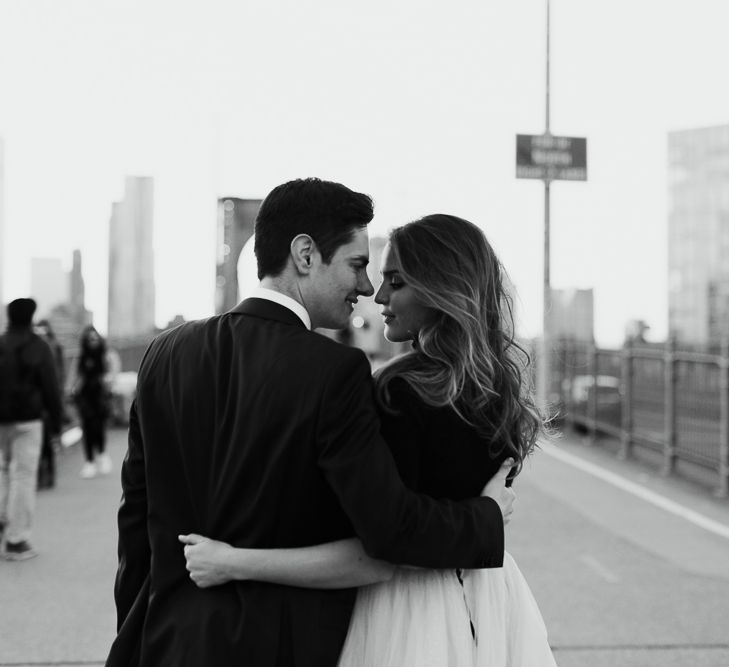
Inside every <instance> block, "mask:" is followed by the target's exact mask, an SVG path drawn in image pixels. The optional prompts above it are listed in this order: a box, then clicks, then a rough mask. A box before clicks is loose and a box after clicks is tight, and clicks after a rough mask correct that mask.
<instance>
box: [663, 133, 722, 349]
mask: <svg viewBox="0 0 729 667" xmlns="http://www.w3.org/2000/svg"><path fill="white" fill-rule="evenodd" d="M668 176H669V208H668V271H669V294H668V326H669V331H671V332H672V333H673V334H675V335H676V336H677V337H678V339H679V340H680V341H682V342H686V343H692V344H697V345H706V344H713V343H717V342H718V341H719V340H720V339H721V338H722V337H724V336H726V335H729V125H721V126H718V127H707V128H700V129H694V130H683V131H679V132H671V133H670V134H669V135H668Z"/></svg>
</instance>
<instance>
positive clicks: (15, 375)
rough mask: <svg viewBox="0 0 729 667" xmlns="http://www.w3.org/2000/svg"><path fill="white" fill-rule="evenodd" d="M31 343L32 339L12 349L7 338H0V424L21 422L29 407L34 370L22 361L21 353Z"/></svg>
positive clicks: (33, 387) (32, 389)
mask: <svg viewBox="0 0 729 667" xmlns="http://www.w3.org/2000/svg"><path fill="white" fill-rule="evenodd" d="M31 341H32V337H30V338H28V340H25V341H23V342H22V343H20V345H18V346H17V347H16V348H15V349H12V348H11V347H10V346H9V345H8V341H7V337H6V336H5V335H2V336H0V422H8V421H21V420H23V419H24V418H25V417H26V413H27V411H28V409H29V407H30V405H29V402H30V401H31V400H32V397H33V394H34V392H35V382H34V380H35V368H34V367H33V366H32V365H30V364H29V363H28V362H27V361H26V360H25V359H24V355H23V352H24V350H25V348H26V347H27V346H28V345H29V344H30V342H31Z"/></svg>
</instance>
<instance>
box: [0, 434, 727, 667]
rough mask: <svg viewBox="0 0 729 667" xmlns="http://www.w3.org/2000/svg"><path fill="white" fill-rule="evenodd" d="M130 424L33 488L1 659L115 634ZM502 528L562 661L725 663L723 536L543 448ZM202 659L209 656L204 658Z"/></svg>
mask: <svg viewBox="0 0 729 667" xmlns="http://www.w3.org/2000/svg"><path fill="white" fill-rule="evenodd" d="M555 448H556V449H558V450H559V451H560V452H563V453H565V454H568V455H570V456H574V457H575V458H576V460H577V461H580V462H587V463H590V464H594V465H596V466H597V468H599V470H602V471H604V470H607V471H608V472H610V473H615V474H616V475H618V476H619V477H620V479H623V480H627V481H628V482H631V483H635V484H636V485H640V486H641V488H644V489H648V490H650V491H652V492H655V493H657V494H660V495H661V496H665V497H666V498H669V499H671V500H672V501H675V502H678V503H681V504H682V505H683V506H685V507H687V508H689V509H690V510H692V511H695V512H700V513H701V514H702V515H704V516H707V517H710V518H711V519H712V520H714V521H716V522H719V523H721V524H723V525H726V526H729V501H727V500H718V499H715V498H713V497H712V496H711V490H710V489H707V488H705V487H701V486H697V485H696V484H694V483H692V482H689V481H686V480H682V479H680V478H663V477H661V476H660V475H659V474H658V473H657V471H656V470H655V469H653V468H651V467H650V466H649V465H647V464H641V463H639V462H625V461H619V460H617V459H616V458H615V457H614V455H613V453H612V451H611V449H610V446H609V443H605V446H602V445H600V444H598V445H596V446H592V447H590V446H587V445H586V444H585V443H584V442H583V441H581V439H580V438H577V437H574V436H572V435H570V434H567V435H566V436H565V437H563V438H562V439H561V440H559V441H557V442H556V443H555ZM125 449H126V432H125V431H124V430H115V431H111V432H110V438H109V451H110V454H111V456H112V458H113V460H114V466H115V468H114V472H113V473H112V474H111V475H110V476H108V477H99V478H96V479H92V480H82V479H80V478H79V476H78V472H79V470H80V468H81V464H82V453H81V448H80V447H79V446H74V447H71V448H69V449H67V450H64V452H63V455H62V456H61V457H60V459H59V470H58V480H57V487H56V488H55V489H53V490H51V491H43V492H41V493H40V494H39V496H38V508H37V513H36V524H35V534H34V538H33V544H34V546H35V547H36V549H37V550H38V551H39V554H40V555H39V556H38V558H35V559H33V560H29V561H26V562H21V563H13V562H6V561H0V592H1V593H0V595H1V596H2V597H1V600H2V602H0V666H2V667H9V666H10V665H12V666H13V667H31V666H32V667H50V666H51V665H53V666H54V667H64V666H68V667H71V665H74V666H78V665H85V666H87V667H97V666H98V667H100V666H101V665H103V662H104V659H105V657H106V655H107V652H108V649H109V646H110V644H111V642H112V640H113V637H114V629H115V613H114V603H113V583H114V575H115V571H116V510H117V507H118V503H119V497H120V484H119V466H120V463H121V460H122V457H123V455H124V452H125ZM515 489H516V492H517V504H516V512H515V514H514V519H513V520H512V522H511V523H510V524H509V526H508V527H507V535H506V541H507V549H508V550H509V552H510V553H511V554H512V555H513V556H514V557H515V559H516V561H517V563H518V565H519V567H520V569H521V570H522V572H523V573H524V575H525V577H526V579H527V581H528V582H529V584H530V586H531V588H532V591H533V592H534V596H535V598H536V600H537V601H538V603H539V606H540V608H541V610H542V614H543V616H544V620H545V623H546V625H547V628H548V631H549V639H550V643H551V644H552V646H553V647H554V653H555V658H556V660H557V662H558V664H559V665H560V667H583V666H584V665H589V666H590V667H659V666H660V667H718V666H720V665H729V635H728V633H727V621H726V619H727V618H729V539H726V538H723V537H721V536H719V535H715V534H713V533H711V532H709V531H707V530H705V529H703V528H701V527H699V526H697V525H694V524H693V523H691V522H690V521H687V520H685V519H683V518H681V517H678V516H675V515H674V514H671V513H668V512H666V511H665V510H664V509H661V508H660V507H658V506H655V505H653V504H651V503H648V502H646V501H644V500H643V499H641V498H640V497H637V496H635V495H633V494H630V493H626V492H625V491H624V490H623V489H621V488H619V487H616V486H614V485H613V484H610V483H608V482H606V481H605V480H603V479H600V478H597V477H595V476H594V475H591V474H589V473H588V472H586V471H585V470H584V469H582V468H580V467H579V466H574V465H572V464H570V463H569V462H567V461H566V460H565V459H564V458H559V457H556V456H554V455H552V454H550V452H549V450H548V448H546V447H545V448H544V449H543V450H542V451H538V452H537V453H536V454H535V456H534V457H533V458H532V460H531V461H530V462H528V464H527V465H526V466H525V470H524V472H523V474H522V475H521V476H520V477H519V478H518V479H517V482H516V484H515ZM206 667H207V666H206Z"/></svg>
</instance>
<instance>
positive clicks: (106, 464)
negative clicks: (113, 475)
mask: <svg viewBox="0 0 729 667" xmlns="http://www.w3.org/2000/svg"><path fill="white" fill-rule="evenodd" d="M96 465H97V466H98V467H99V472H100V473H101V474H102V475H108V474H109V473H110V472H111V469H112V467H113V466H112V463H111V456H109V455H108V454H107V453H104V454H99V455H98V456H97V457H96Z"/></svg>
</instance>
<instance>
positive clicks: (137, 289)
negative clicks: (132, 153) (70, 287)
mask: <svg viewBox="0 0 729 667" xmlns="http://www.w3.org/2000/svg"><path fill="white" fill-rule="evenodd" d="M153 195H154V182H153V179H152V178H149V177H140V176H127V177H126V179H125V186H124V199H123V200H122V201H120V202H114V203H113V204H112V209H111V219H110V222H109V316H108V335H109V337H110V338H123V337H133V336H143V335H148V334H149V333H151V332H152V331H154V328H155V321H154V315H155V312H154V311H155V290H154V248H153V227H154V217H153V216H154V210H153V209H154V196H153Z"/></svg>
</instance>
